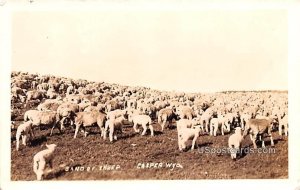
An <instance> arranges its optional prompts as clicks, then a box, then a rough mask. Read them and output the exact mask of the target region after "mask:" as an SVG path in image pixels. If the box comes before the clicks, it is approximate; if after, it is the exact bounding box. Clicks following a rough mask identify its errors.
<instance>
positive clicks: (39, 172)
mask: <svg viewBox="0 0 300 190" xmlns="http://www.w3.org/2000/svg"><path fill="white" fill-rule="evenodd" d="M45 166H46V162H45V160H41V161H40V162H39V165H38V170H37V174H36V175H37V180H39V181H40V180H42V179H43V174H44V170H45Z"/></svg>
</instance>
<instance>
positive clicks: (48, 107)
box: [37, 101, 61, 111]
mask: <svg viewBox="0 0 300 190" xmlns="http://www.w3.org/2000/svg"><path fill="white" fill-rule="evenodd" d="M60 104H61V102H59V101H57V102H54V101H53V102H44V103H41V104H39V105H38V107H37V110H39V111H56V110H57V108H58V107H59V106H60Z"/></svg>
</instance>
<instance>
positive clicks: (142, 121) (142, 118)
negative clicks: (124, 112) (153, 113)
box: [128, 114, 154, 136]
mask: <svg viewBox="0 0 300 190" xmlns="http://www.w3.org/2000/svg"><path fill="white" fill-rule="evenodd" d="M128 121H129V122H132V123H133V129H134V131H135V132H136V133H138V132H139V129H137V125H142V127H143V132H142V135H145V134H146V131H147V128H149V129H150V132H151V136H154V131H153V126H152V125H151V123H152V121H151V118H150V116H148V115H136V114H134V115H129V117H128Z"/></svg>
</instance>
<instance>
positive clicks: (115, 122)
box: [103, 116, 126, 142]
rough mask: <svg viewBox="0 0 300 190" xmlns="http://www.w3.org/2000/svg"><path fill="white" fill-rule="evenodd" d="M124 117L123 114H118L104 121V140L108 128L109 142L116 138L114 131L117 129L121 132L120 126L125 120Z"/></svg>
mask: <svg viewBox="0 0 300 190" xmlns="http://www.w3.org/2000/svg"><path fill="white" fill-rule="evenodd" d="M125 120H126V119H125V117H124V116H120V117H117V118H111V119H109V120H107V121H106V123H105V129H104V136H103V139H104V140H106V137H107V136H106V135H107V132H108V129H109V140H110V142H113V138H114V139H115V140H117V136H116V135H114V133H115V131H119V132H121V133H122V126H123V122H124V121H125Z"/></svg>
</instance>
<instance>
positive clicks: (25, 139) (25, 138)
mask: <svg viewBox="0 0 300 190" xmlns="http://www.w3.org/2000/svg"><path fill="white" fill-rule="evenodd" d="M26 141H27V135H22V144H23V145H24V146H26Z"/></svg>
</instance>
